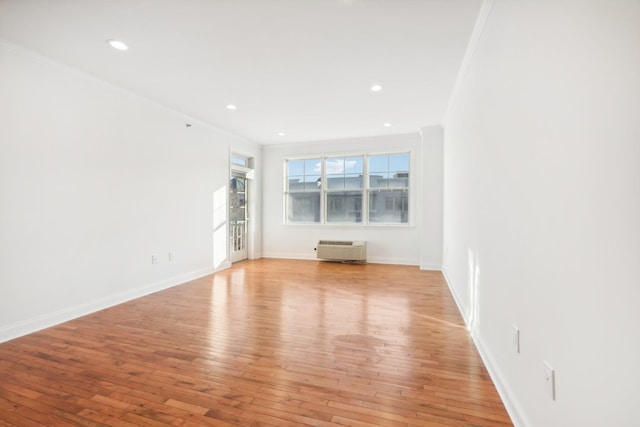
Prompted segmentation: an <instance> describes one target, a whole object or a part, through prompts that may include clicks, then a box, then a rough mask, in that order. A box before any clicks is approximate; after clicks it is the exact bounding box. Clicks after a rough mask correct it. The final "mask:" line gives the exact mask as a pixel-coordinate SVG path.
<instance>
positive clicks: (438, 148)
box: [420, 126, 444, 270]
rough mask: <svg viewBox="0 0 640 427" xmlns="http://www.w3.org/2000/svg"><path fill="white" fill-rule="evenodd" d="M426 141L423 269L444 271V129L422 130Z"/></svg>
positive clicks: (423, 179) (424, 156)
mask: <svg viewBox="0 0 640 427" xmlns="http://www.w3.org/2000/svg"><path fill="white" fill-rule="evenodd" d="M420 135H421V137H422V164H421V166H420V168H421V170H422V191H421V195H422V204H421V205H422V224H423V230H422V238H421V250H420V268H421V269H423V270H441V269H442V197H443V194H442V193H443V182H442V180H443V174H444V171H443V166H444V163H443V162H444V159H443V155H444V154H443V150H444V134H443V129H442V126H428V127H423V128H422V129H421V130H420Z"/></svg>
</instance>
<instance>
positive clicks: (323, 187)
mask: <svg viewBox="0 0 640 427" xmlns="http://www.w3.org/2000/svg"><path fill="white" fill-rule="evenodd" d="M400 154H406V155H408V157H409V159H408V168H409V170H408V171H407V172H408V174H409V177H408V180H407V186H406V187H402V188H400V187H387V188H378V187H376V188H371V187H370V182H369V179H370V177H369V157H371V156H381V155H387V156H392V155H400ZM354 157H361V158H362V163H363V164H362V169H363V170H362V175H363V177H362V188H359V189H353V188H346V187H345V188H339V189H329V188H328V186H327V175H328V174H327V171H326V161H327V159H335V158H354ZM316 159H319V160H320V183H321V184H320V188H319V192H320V203H319V208H320V212H319V220H318V221H314V222H304V221H289V219H288V217H289V206H288V198H289V194H290V193H309V192H314V193H315V192H316V191H315V190H314V191H311V190H302V191H300V190H297V191H293V192H292V191H290V190H289V174H288V164H289V162H290V161H299V160H316ZM414 169H415V168H414V152H413V150H411V149H400V150H393V151H382V150H380V151H370V152H369V151H367V152H356V153H353V152H349V153H331V154H327V153H323V154H308V155H299V156H284V161H283V174H284V179H283V184H284V189H283V190H284V191H283V195H284V197H283V223H284V225H287V226H313V227H325V228H326V227H334V226H335V227H377V228H384V227H392V228H395V227H413V226H414V220H413V218H414V216H415V215H414V212H415V205H416V203H417V201H415V200H414V199H415V198H416V196H415V194H414V191H413V189H414V188H415V185H416V184H415V182H416V181H415V179H416V173H415V172H414ZM381 191H403V192H405V193H406V195H407V204H408V207H407V222H372V221H370V218H369V214H370V213H369V197H370V196H369V195H370V193H371V192H381ZM332 192H333V193H335V192H338V193H339V192H345V193H347V192H359V193H360V194H361V195H362V201H361V214H360V216H361V221H360V222H328V221H327V218H328V212H327V210H328V208H329V206H328V205H329V203H328V201H327V194H328V193H332Z"/></svg>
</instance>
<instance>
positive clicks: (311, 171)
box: [304, 159, 322, 175]
mask: <svg viewBox="0 0 640 427" xmlns="http://www.w3.org/2000/svg"><path fill="white" fill-rule="evenodd" d="M321 165H322V162H321V161H320V159H309V160H305V161H304V174H305V175H320V171H321Z"/></svg>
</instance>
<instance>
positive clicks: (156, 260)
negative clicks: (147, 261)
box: [151, 254, 158, 264]
mask: <svg viewBox="0 0 640 427" xmlns="http://www.w3.org/2000/svg"><path fill="white" fill-rule="evenodd" d="M157 263H158V255H156V254H151V264H157Z"/></svg>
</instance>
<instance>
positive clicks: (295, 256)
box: [262, 252, 419, 265]
mask: <svg viewBox="0 0 640 427" xmlns="http://www.w3.org/2000/svg"><path fill="white" fill-rule="evenodd" d="M262 257H263V258H279V259H301V260H308V261H321V260H319V259H318V258H316V257H315V255H312V256H306V255H300V254H296V253H282V252H271V253H265V254H262ZM367 262H368V263H371V264H396V265H419V262H418V261H416V260H411V259H404V258H389V257H367Z"/></svg>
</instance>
